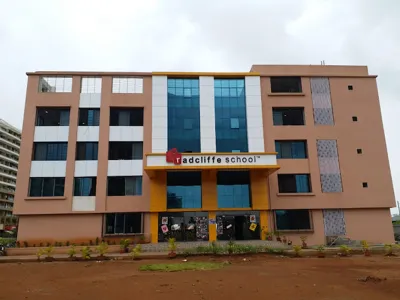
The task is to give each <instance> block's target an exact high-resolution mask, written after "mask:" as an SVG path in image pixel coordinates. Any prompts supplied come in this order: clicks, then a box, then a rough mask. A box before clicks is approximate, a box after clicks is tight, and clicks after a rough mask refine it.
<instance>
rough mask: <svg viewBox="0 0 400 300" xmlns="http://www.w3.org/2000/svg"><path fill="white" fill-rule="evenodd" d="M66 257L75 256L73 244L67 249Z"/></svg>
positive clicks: (72, 257)
mask: <svg viewBox="0 0 400 300" xmlns="http://www.w3.org/2000/svg"><path fill="white" fill-rule="evenodd" d="M68 257H69V258H71V259H74V258H75V257H76V250H75V245H72V246H71V248H69V249H68Z"/></svg>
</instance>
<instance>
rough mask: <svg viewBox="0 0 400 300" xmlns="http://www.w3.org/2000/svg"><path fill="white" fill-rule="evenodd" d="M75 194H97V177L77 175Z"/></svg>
mask: <svg viewBox="0 0 400 300" xmlns="http://www.w3.org/2000/svg"><path fill="white" fill-rule="evenodd" d="M74 196H96V177H76V178H75V179H74Z"/></svg>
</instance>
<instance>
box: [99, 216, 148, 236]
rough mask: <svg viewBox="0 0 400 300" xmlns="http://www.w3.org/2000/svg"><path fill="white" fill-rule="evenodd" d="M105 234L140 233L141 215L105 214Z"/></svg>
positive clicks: (141, 225)
mask: <svg viewBox="0 0 400 300" xmlns="http://www.w3.org/2000/svg"><path fill="white" fill-rule="evenodd" d="M104 219H105V234H134V233H142V232H143V230H142V228H143V220H142V213H113V214H105V217H104Z"/></svg>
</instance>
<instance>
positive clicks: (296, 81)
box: [271, 76, 302, 93]
mask: <svg viewBox="0 0 400 300" xmlns="http://www.w3.org/2000/svg"><path fill="white" fill-rule="evenodd" d="M301 92H302V87H301V78H300V77H298V76H292V77H291V76H283V77H271V93H301Z"/></svg>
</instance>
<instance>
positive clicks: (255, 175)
mask: <svg viewBox="0 0 400 300" xmlns="http://www.w3.org/2000/svg"><path fill="white" fill-rule="evenodd" d="M250 180H251V201H252V208H253V209H254V210H267V209H269V193H268V184H267V174H266V172H264V171H260V170H251V171H250Z"/></svg>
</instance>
